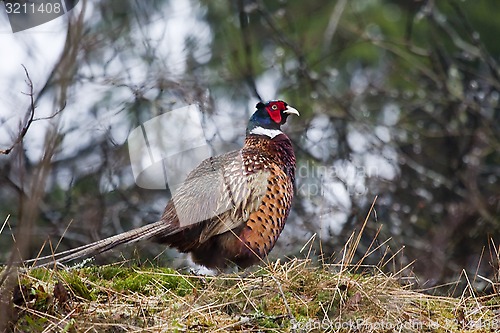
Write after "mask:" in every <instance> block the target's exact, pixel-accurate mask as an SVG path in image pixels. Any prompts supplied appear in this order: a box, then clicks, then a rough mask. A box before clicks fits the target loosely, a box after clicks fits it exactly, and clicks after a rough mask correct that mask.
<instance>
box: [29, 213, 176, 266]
mask: <svg viewBox="0 0 500 333" xmlns="http://www.w3.org/2000/svg"><path fill="white" fill-rule="evenodd" d="M175 231H176V228H175V227H174V226H172V225H170V224H168V223H165V221H158V222H154V223H151V224H148V225H145V226H143V227H140V228H137V229H133V230H130V231H126V232H124V233H121V234H119V235H116V236H112V237H108V238H105V239H102V240H100V241H97V242H94V243H91V244H87V245H83V246H80V247H77V248H74V249H71V250H67V251H63V252H59V253H54V254H51V255H48V256H44V257H38V258H35V259H30V260H26V261H24V262H23V263H24V264H25V265H26V266H30V267H42V266H48V265H51V264H55V263H63V262H67V261H71V260H74V259H78V258H81V257H87V256H95V255H97V254H99V253H102V252H105V251H107V250H110V249H112V248H114V247H116V246H118V245H121V244H128V243H133V242H137V241H140V240H147V239H151V238H152V237H155V236H158V235H162V236H168V235H170V234H172V233H174V232H175Z"/></svg>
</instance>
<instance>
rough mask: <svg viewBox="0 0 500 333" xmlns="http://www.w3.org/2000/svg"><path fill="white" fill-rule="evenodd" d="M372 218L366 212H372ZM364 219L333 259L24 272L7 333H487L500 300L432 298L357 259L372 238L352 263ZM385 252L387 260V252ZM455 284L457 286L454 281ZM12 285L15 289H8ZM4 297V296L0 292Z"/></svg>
mask: <svg viewBox="0 0 500 333" xmlns="http://www.w3.org/2000/svg"><path fill="white" fill-rule="evenodd" d="M372 207H373V206H372ZM369 215H370V214H368V216H369ZM367 221H368V217H367V219H366V220H365V223H364V225H363V227H362V228H361V230H360V231H359V232H353V234H352V236H351V237H350V238H349V239H348V241H347V242H346V245H345V246H344V250H343V251H342V253H340V259H339V263H338V264H325V263H324V262H323V261H322V260H320V261H317V260H311V259H309V258H310V254H311V251H312V244H313V242H314V236H313V237H312V238H311V240H310V241H309V242H308V243H307V244H306V245H305V246H304V248H303V250H304V251H305V252H307V253H306V259H291V260H289V261H287V262H281V261H279V260H278V261H276V262H274V263H268V264H265V263H263V264H262V266H259V267H255V268H254V269H252V270H248V271H245V272H242V273H235V274H219V275H217V276H200V275H196V274H193V273H181V272H178V271H175V270H173V269H170V268H162V267H155V266H154V265H151V264H139V265H137V264H134V263H130V262H122V263H117V264H114V265H108V266H90V267H86V268H82V267H73V268H68V269H65V270H51V269H47V268H36V269H24V270H22V271H19V272H18V274H13V275H11V276H14V277H16V278H17V283H15V285H16V287H15V288H14V290H7V288H8V287H7V286H8V285H7V284H4V285H3V286H0V294H1V295H4V296H5V295H6V294H7V293H8V294H9V295H10V296H9V297H8V298H9V299H10V304H9V305H8V306H7V307H4V308H8V311H7V312H9V316H10V324H9V327H8V331H12V332H171V331H174V332H199V331H210V332H224V331H231V332H324V331H335V332H367V333H371V332H493V331H498V330H499V329H500V317H499V313H500V310H499V309H500V297H499V296H497V295H490V296H487V297H477V296H476V295H475V293H474V289H473V288H472V285H471V283H470V280H469V278H468V277H467V275H466V274H463V278H462V279H463V280H464V281H466V282H467V287H466V288H465V289H464V291H463V293H462V295H461V296H460V297H444V296H434V295H430V294H429V291H426V292H423V291H418V290H414V289H412V288H413V287H412V285H411V284H407V283H406V284H405V281H407V280H406V277H405V276H404V272H406V271H407V268H408V267H400V268H399V269H393V273H391V274H388V273H386V272H384V270H385V271H387V267H388V266H389V264H390V263H391V262H394V260H393V259H394V257H395V256H396V255H398V253H399V252H396V253H395V254H388V253H387V252H386V254H387V255H386V256H383V259H382V260H381V261H380V262H379V264H378V265H377V266H367V265H364V264H363V262H364V261H365V259H366V258H368V257H369V256H370V255H371V254H372V253H373V252H374V251H376V250H379V249H380V248H381V246H382V245H383V244H385V242H383V243H382V244H378V245H375V244H377V242H375V241H374V242H372V244H371V246H369V248H368V249H367V250H366V253H365V254H364V255H361V256H359V255H358V257H361V259H360V260H358V261H357V262H356V263H353V261H354V257H355V255H354V254H355V252H356V251H357V250H358V245H359V242H360V239H361V234H362V233H363V230H364V227H365V225H366V223H367ZM386 257H387V258H386ZM457 285H458V283H457ZM9 289H12V288H9ZM3 299H5V297H4V298H3Z"/></svg>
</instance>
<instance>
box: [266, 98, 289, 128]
mask: <svg viewBox="0 0 500 333" xmlns="http://www.w3.org/2000/svg"><path fill="white" fill-rule="evenodd" d="M285 108H286V106H285V104H284V103H283V102H275V103H272V104H269V105H268V106H267V112H268V113H269V116H270V117H271V119H272V120H273V121H274V122H275V123H277V124H281V111H282V110H284V109H285Z"/></svg>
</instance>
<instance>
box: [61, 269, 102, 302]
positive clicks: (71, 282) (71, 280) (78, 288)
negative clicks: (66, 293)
mask: <svg viewBox="0 0 500 333" xmlns="http://www.w3.org/2000/svg"><path fill="white" fill-rule="evenodd" d="M60 276H61V278H62V279H63V280H64V281H65V282H66V284H67V286H68V287H69V288H70V289H71V291H72V292H73V293H74V295H75V296H77V297H81V298H84V299H86V300H89V301H95V300H96V292H97V291H95V290H93V288H92V287H91V286H89V285H88V284H87V283H86V282H85V281H84V280H83V279H82V278H81V277H80V276H79V274H78V272H77V271H76V270H72V271H68V272H66V271H63V272H61V273H60ZM84 276H86V275H85V274H84Z"/></svg>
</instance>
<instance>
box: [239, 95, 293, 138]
mask: <svg viewBox="0 0 500 333" xmlns="http://www.w3.org/2000/svg"><path fill="white" fill-rule="evenodd" d="M256 108H257V111H255V113H254V114H253V115H252V117H251V118H250V121H249V122H248V127H247V135H249V134H257V135H266V136H268V137H270V138H273V137H275V136H277V135H279V134H282V133H283V132H281V125H283V124H284V123H285V122H286V120H287V118H288V116H289V115H290V114H294V115H297V116H298V115H299V111H297V110H296V109H294V108H292V107H291V106H289V105H288V104H287V103H286V102H283V101H270V102H267V103H262V102H259V103H258V104H257V106H256Z"/></svg>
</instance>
